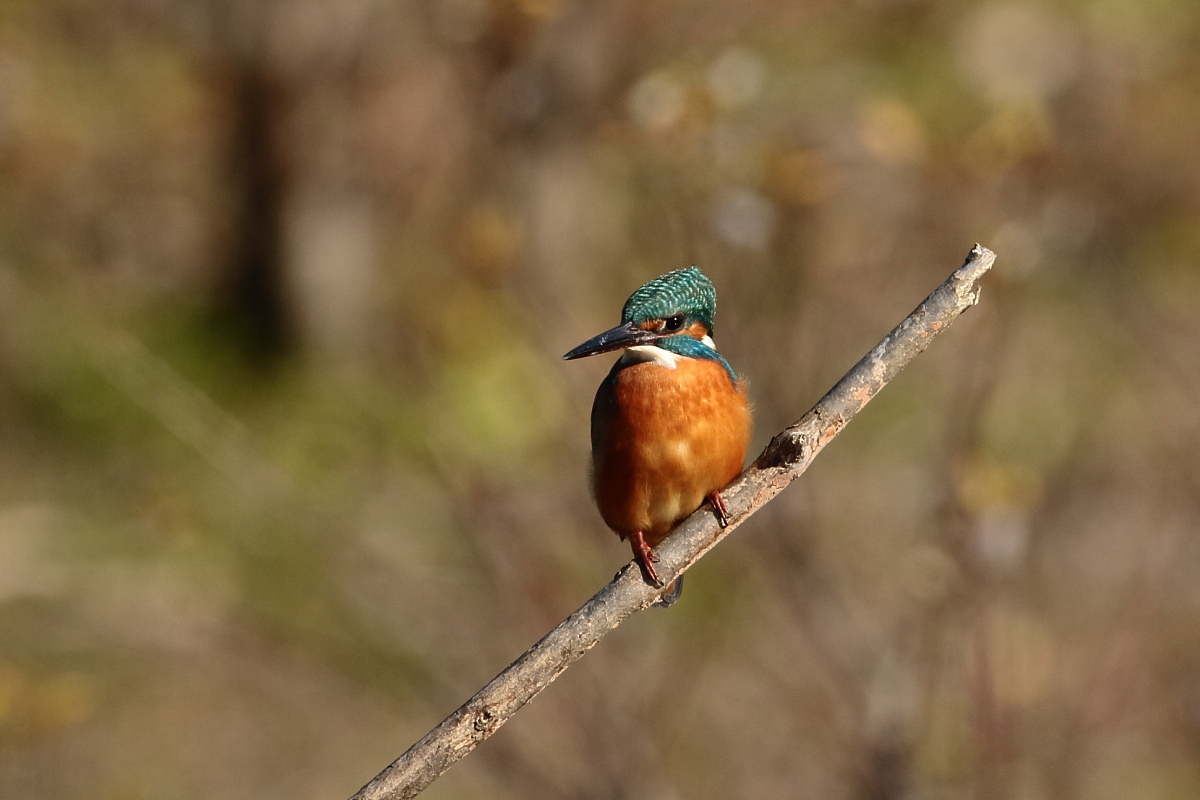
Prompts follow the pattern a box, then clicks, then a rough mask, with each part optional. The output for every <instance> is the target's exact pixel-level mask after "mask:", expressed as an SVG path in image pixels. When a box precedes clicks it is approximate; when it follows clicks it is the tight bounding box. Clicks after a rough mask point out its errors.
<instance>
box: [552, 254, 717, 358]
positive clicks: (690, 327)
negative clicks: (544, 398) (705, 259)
mask: <svg viewBox="0 0 1200 800" xmlns="http://www.w3.org/2000/svg"><path fill="white" fill-rule="evenodd" d="M716 310H717V292H716V290H715V289H714V288H713V285H712V281H710V280H709V279H708V278H706V277H705V276H704V273H703V272H701V271H700V270H699V269H697V268H696V267H688V268H686V269H677V270H674V271H672V272H668V273H667V274H666V275H661V276H659V277H657V278H655V279H654V280H652V281H648V282H647V283H645V284H644V285H643V286H642V287H641V288H640V289H638V290H637V291H636V292H634V293H633V294H631V295H630V296H629V299H628V300H626V301H625V306H624V308H622V309H621V324H620V325H618V326H616V327H615V328H611V329H610V330H607V331H605V332H604V333H602V334H600V335H599V336H595V337H593V338H591V339H588V340H587V341H586V342H584V343H583V344H581V345H579V346H578V347H576V348H575V349H574V350H572V351H570V352H569V353H567V354H566V355H564V356H563V358H564V359H567V360H570V359H574V358H584V357H585V356H594V355H598V354H599V353H607V352H610V351H612V350H620V349H623V348H626V347H638V346H644V345H655V346H658V347H662V348H664V349H668V350H674V351H677V352H682V351H683V350H684V348H683V347H680V346H679V345H685V344H686V345H687V349H688V350H690V349H693V348H694V347H695V343H697V342H702V343H704V345H705V347H706V348H711V347H712V339H711V338H710V336H711V334H712V326H713V314H714V313H715V312H716ZM684 339H688V340H690V341H689V342H684V341H683V340H684ZM689 354H690V353H689Z"/></svg>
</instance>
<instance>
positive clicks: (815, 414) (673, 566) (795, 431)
mask: <svg viewBox="0 0 1200 800" xmlns="http://www.w3.org/2000/svg"><path fill="white" fill-rule="evenodd" d="M995 260H996V254H995V253H993V252H992V251H990V250H988V249H987V248H985V247H981V246H980V245H975V247H974V248H973V249H972V250H971V253H970V254H969V256H968V257H967V261H966V263H965V264H963V265H962V267H960V268H959V269H958V270H957V271H956V272H954V274H952V275H951V276H950V277H949V278H948V279H946V281H945V283H943V284H942V285H941V286H939V287H938V288H937V289H936V290H935V291H934V292H933V294H931V295H929V297H927V298H926V299H925V302H923V303H921V305H919V306H917V308H916V310H915V311H913V312H912V313H911V314H909V315H908V317H907V318H905V320H904V321H903V322H901V323H900V324H899V325H897V326H896V328H895V329H894V330H893V331H892V332H891V333H889V334H888V335H887V336H886V337H884V339H883V341H881V342H880V343H879V344H877V345H876V346H875V347H874V349H872V350H871V352H869V353H867V355H866V356H864V357H863V358H862V360H861V361H859V362H858V363H857V364H855V365H854V368H853V369H852V370H850V372H848V373H846V375H845V377H843V378H842V379H841V380H840V381H838V383H837V385H836V386H834V387H833V388H832V389H830V390H829V392H828V393H826V395H825V396H824V397H822V398H821V400H820V402H818V403H817V404H816V405H815V406H814V407H813V408H812V410H811V411H809V412H808V413H807V414H805V415H804V416H803V417H801V418H800V420H799V421H797V422H796V423H794V424H793V425H790V426H788V427H787V428H786V429H785V430H783V431H782V432H781V433H780V434H778V435H777V436H776V437H775V438H774V439H772V440H771V443H770V444H769V445H768V446H767V448H766V449H765V450H764V451H763V452H762V454H761V455H760V456H759V457H758V459H757V460H756V461H755V462H754V464H752V465H751V466H750V468H749V469H747V470H746V471H745V472H744V473H742V475H741V476H740V477H739V478H738V479H737V480H735V481H734V482H733V483H732V484H730V486H729V487H728V488H726V489H725V490H724V491H722V493H721V495H722V497H723V498H724V500H725V505H726V507H727V508H728V511H729V516H730V521H729V525H728V527H726V528H721V527H719V526H718V524H717V522H716V520H715V518H714V516H713V514H712V513H711V511H709V510H708V509H707V508H704V509H701V510H700V511H697V512H696V513H694V514H692V516H690V517H688V518H687V519H686V520H685V521H684V522H683V523H681V524H680V525H679V527H678V528H676V529H675V530H674V531H673V532H672V533H671V535H670V536H668V537H667V538H666V539H665V540H664V541H663V543H662V544H661V545H660V546H659V548H658V550H657V552H658V555H659V558H660V561H659V562H658V572H659V575H660V576H662V578H663V579H664V580H666V581H670V580H671V579H672V578H674V577H675V576H677V575H679V574H681V573H682V572H684V571H685V570H687V568H688V567H690V566H691V565H692V564H694V563H695V562H696V561H697V560H698V559H699V558H700V557H701V556H703V555H704V554H705V553H707V552H708V551H709V550H711V549H712V548H713V547H714V546H715V545H716V544H717V542H719V541H721V540H722V539H724V538H725V537H726V536H728V535H729V534H730V533H731V532H733V530H734V529H735V528H737V527H738V525H740V524H741V523H742V522H744V521H745V520H746V518H747V517H749V516H750V515H751V514H753V513H754V512H755V511H757V510H758V509H759V508H761V507H762V506H763V505H764V504H766V503H767V501H768V500H770V499H771V498H772V497H774V496H775V495H777V494H779V492H780V491H781V490H782V489H783V488H784V487H785V486H787V485H788V484H789V483H791V482H792V481H794V480H795V479H796V478H798V477H800V475H802V474H803V473H804V471H805V470H807V469H808V466H809V464H811V463H812V460H813V459H814V458H816V456H817V454H818V453H820V452H821V450H822V449H824V447H825V445H827V444H829V442H830V441H832V440H833V437H835V436H837V435H838V433H839V432H841V430H842V428H844V427H845V426H846V423H847V422H849V421H850V419H851V418H852V417H853V416H854V415H855V414H857V413H858V412H859V410H861V409H862V407H863V406H865V405H866V404H867V403H868V402H869V401H870V400H871V398H872V397H874V396H875V395H876V394H878V393H879V390H880V389H882V388H883V387H884V386H885V385H887V383H888V381H890V380H891V379H892V378H893V377H895V376H896V374H897V373H898V372H900V370H901V369H903V368H904V366H905V365H907V364H908V363H909V362H910V361H912V360H913V358H915V357H916V356H917V354H918V353H920V352H921V351H923V350H924V349H925V348H926V347H928V346H929V343H930V342H932V341H933V339H934V337H935V336H937V335H938V334H939V333H941V332H942V331H943V330H945V329H946V328H947V327H948V326H949V325H950V323H951V322H953V321H954V320H955V319H956V318H957V317H958V316H959V315H960V314H961V313H962V312H963V311H965V310H966V309H968V308H970V307H971V306H973V305H975V304H976V303H977V302H979V285H978V284H979V280H980V278H982V277H983V274H984V273H985V272H987V271H988V270H989V269H990V268H991V266H992V264H993V263H994V262H995ZM659 593H661V590H657V589H655V588H654V587H653V586H650V585H649V584H647V583H646V582H645V581H644V580H642V575H641V572H640V571H639V570H638V568H637V565H636V564H633V563H632V562H631V563H630V564H629V565H627V566H626V567H625V568H624V569H622V570H621V571H620V572H619V573H617V575H616V577H615V578H613V580H612V582H611V583H609V584H608V585H607V586H605V587H604V588H603V589H601V590H600V591H599V592H598V593H597V594H596V595H595V596H594V597H593V598H592V599H591V600H589V601H588V602H587V603H585V604H584V605H583V607H582V608H580V609H579V610H578V611H576V612H575V613H574V614H572V615H571V616H570V617H568V618H567V619H566V620H564V621H563V622H562V623H560V624H559V625H558V627H556V628H554V630H552V631H550V632H549V633H548V634H546V635H545V636H544V637H543V638H542V640H541V641H539V642H538V643H537V644H535V645H534V646H533V647H531V648H530V649H529V650H527V651H526V652H525V654H524V655H522V656H521V657H520V658H518V659H517V660H516V661H514V662H513V663H512V664H511V665H509V667H508V668H507V669H506V670H504V671H503V672H501V673H500V674H499V675H497V676H496V677H495V678H493V679H492V681H491V682H490V683H488V684H487V686H484V687H483V688H482V689H480V690H479V692H478V693H477V694H476V695H475V696H474V697H472V698H471V699H470V700H468V701H467V702H466V703H464V704H463V706H462V707H461V708H459V709H458V710H457V711H455V712H454V713H453V714H451V715H450V716H449V717H447V718H446V719H445V720H443V721H442V723H441V724H440V725H438V726H437V727H436V728H434V729H433V730H432V731H430V732H429V733H428V734H426V735H425V737H424V738H422V739H421V740H420V741H419V742H417V743H416V744H414V745H413V746H412V747H410V748H409V749H408V751H407V752H405V753H404V754H403V755H402V756H400V757H399V758H398V759H396V760H395V761H394V762H392V763H391V764H390V765H389V766H388V767H387V768H386V769H385V770H384V771H383V772H381V773H379V775H378V776H376V777H375V779H374V780H372V781H371V782H370V783H368V784H367V785H366V786H364V787H363V788H362V789H360V790H359V792H358V793H357V794H355V795H354V797H353V798H351V800H397V798H409V797H415V796H416V795H417V794H419V793H420V792H421V791H422V790H424V789H425V787H426V786H428V785H429V784H431V783H433V781H434V780H436V779H437V778H438V776H439V775H441V774H442V773H443V772H445V771H446V770H447V769H449V768H450V767H451V765H453V764H454V762H456V761H458V760H459V759H460V758H462V757H463V756H465V755H466V754H467V753H469V752H471V750H472V749H474V747H475V745H477V744H479V743H480V742H482V741H483V740H484V739H486V738H487V737H489V736H491V735H492V734H493V733H495V732H496V730H497V729H498V728H499V727H500V726H501V725H503V724H504V723H505V722H507V721H508V718H509V717H511V716H512V715H513V714H514V713H515V712H516V711H517V710H518V709H519V708H520V707H521V706H523V705H525V704H526V703H528V702H529V701H530V700H532V699H533V698H534V697H535V696H536V695H537V694H538V693H539V692H541V691H542V690H543V689H545V688H546V687H547V686H549V685H550V683H551V682H552V681H553V680H554V679H555V678H557V677H558V676H559V674H560V673H561V672H562V671H563V670H565V669H566V668H567V667H568V666H570V664H571V662H573V661H575V660H576V659H577V658H579V657H580V656H582V655H583V654H584V653H585V652H587V651H588V650H590V649H591V648H592V647H593V646H594V645H595V644H596V642H598V641H600V639H601V637H603V636H604V635H605V634H606V633H608V632H609V631H611V630H612V629H613V628H615V627H617V626H618V625H620V624H621V622H623V621H624V620H625V619H626V618H627V617H628V616H630V615H631V614H633V613H634V612H635V611H640V610H641V609H643V608H646V607H647V606H649V605H650V604H651V603H652V602H654V600H655V599H656V598H657V596H658V594H659Z"/></svg>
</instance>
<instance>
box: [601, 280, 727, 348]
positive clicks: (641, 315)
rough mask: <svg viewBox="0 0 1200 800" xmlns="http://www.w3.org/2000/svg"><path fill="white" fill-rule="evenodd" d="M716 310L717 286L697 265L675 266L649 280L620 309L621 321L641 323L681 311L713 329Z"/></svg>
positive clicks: (691, 318) (709, 329) (708, 328)
mask: <svg viewBox="0 0 1200 800" xmlns="http://www.w3.org/2000/svg"><path fill="white" fill-rule="evenodd" d="M716 311H717V290H716V289H714V288H713V285H712V281H710V280H709V279H708V278H706V277H705V276H704V273H703V272H701V271H700V270H699V269H697V268H696V267H687V268H686V269H677V270H673V271H671V272H668V273H667V274H666V275H661V276H659V277H657V278H655V279H654V280H652V281H648V282H647V283H646V284H645V285H644V286H642V288H640V289H638V290H637V291H636V292H634V293H633V294H631V295H630V296H629V299H628V300H626V301H625V307H624V308H622V309H621V321H622V322H632V323H634V324H640V323H643V322H646V321H647V320H651V319H666V318H667V317H673V316H675V315H676V314H683V315H684V316H685V317H687V318H688V319H689V320H695V321H697V322H701V323H703V324H704V327H705V328H706V329H707V330H708V331H709V333H711V332H712V327H713V314H715V313H716Z"/></svg>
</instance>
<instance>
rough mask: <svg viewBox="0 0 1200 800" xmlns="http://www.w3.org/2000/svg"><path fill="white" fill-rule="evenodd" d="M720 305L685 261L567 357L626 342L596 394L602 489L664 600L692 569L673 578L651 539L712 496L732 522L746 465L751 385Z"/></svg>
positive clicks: (607, 514)
mask: <svg viewBox="0 0 1200 800" xmlns="http://www.w3.org/2000/svg"><path fill="white" fill-rule="evenodd" d="M716 307H717V293H716V289H715V288H714V287H713V284H712V282H711V281H710V280H709V279H708V278H707V277H706V276H705V275H704V273H703V272H701V271H700V270H699V269H698V268H697V267H694V266H693V267H687V268H685V269H677V270H674V271H672V272H668V273H667V274H665V275H661V276H659V277H657V278H654V279H653V280H651V281H648V282H646V283H645V284H644V285H643V286H642V287H641V288H639V289H638V290H637V291H635V292H634V293H633V294H632V295H630V296H629V299H628V300H626V301H625V305H624V307H623V308H622V309H621V324H619V325H617V326H616V327H614V328H611V329H609V330H607V331H605V332H604V333H601V334H600V335H598V336H594V337H592V338H591V339H588V340H587V341H586V342H584V343H583V344H581V345H579V346H578V347H576V348H574V349H573V350H571V351H570V352H568V353H566V354H565V355H564V356H563V359H564V360H568V361H569V360H573V359H577V358H584V357H587V356H594V355H599V354H601V353H608V352H612V351H615V350H621V351H622V353H621V357H620V358H619V359H617V361H616V363H614V364H613V367H612V369H611V370H610V371H609V373H608V376H607V377H606V378H605V379H604V380H603V382H601V384H600V388H599V389H597V391H596V398H595V401H594V402H593V403H592V415H591V443H592V470H591V484H592V495H593V497H594V499H595V501H596V507H597V509H598V510H599V511H600V516H601V517H602V518H603V519H604V522H605V524H606V525H608V527H609V528H611V529H612V530H613V532H615V533H616V534H617V535H618V536H619V537H620V538H621V539H622V540H628V541H629V544H630V548H631V549H632V551H633V556H634V559H635V560H636V561H637V563H638V565H639V567H640V568H641V570H642V573H643V575H644V576H645V578H646V579H647V580H648V581H649V582H650V583H651V584H653V585H654V586H655V587H656V588H663V589H664V591H663V594H662V597H661V599H660V600H659V602H658V604H659V605H664V606H667V605H671V604H672V603H674V602H675V600H677V599H678V597H679V594H680V592H682V590H683V578H682V577H680V578H678V579H677V580H676V581H674V582H673V585H669V586H666V587H663V584H662V581H661V580H660V579H659V577H658V574H657V572H656V571H655V569H654V564H655V562H657V561H658V556H657V555H655V553H654V552H653V548H654V547H656V546H658V544H659V543H660V542H661V541H662V540H663V539H664V538H665V537H666V535H667V533H668V532H669V531H670V530H671V529H672V528H673V527H675V525H676V523H678V522H679V521H681V520H683V519H684V518H685V517H688V516H690V515H691V514H692V512H694V511H696V510H697V509H698V508H700V507H701V506H702V505H703V504H704V503H705V502H708V503H709V504H710V505H711V506H712V508H713V511H714V513H715V514H716V517H717V520H718V522H719V523H720V524H721V526H722V527H725V526H726V525H727V524H728V522H729V514H728V510H727V509H726V507H725V503H724V500H723V499H722V497H721V494H720V490H721V489H723V488H725V486H727V485H728V484H729V483H730V482H731V481H732V480H733V479H734V478H736V477H737V476H738V475H739V474H740V473H741V471H742V465H743V462H744V461H745V457H746V447H747V445H748V444H749V441H750V436H751V432H752V429H753V420H752V417H751V411H750V403H749V400H748V397H747V391H746V384H745V382H744V381H743V380H742V379H741V378H739V377H738V375H737V374H736V373H735V372H734V371H733V368H732V367H730V366H729V362H728V361H726V360H725V358H724V357H723V356H722V355H721V354H720V353H718V352H717V348H716V345H715V344H714V343H713V338H712V335H713V315H714V314H715V312H716Z"/></svg>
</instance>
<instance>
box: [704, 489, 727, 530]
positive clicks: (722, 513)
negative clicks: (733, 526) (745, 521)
mask: <svg viewBox="0 0 1200 800" xmlns="http://www.w3.org/2000/svg"><path fill="white" fill-rule="evenodd" d="M705 499H706V500H708V502H709V503H711V504H712V507H713V511H715V512H716V513H717V523H718V524H719V525H720V526H721V527H722V528H724V527H727V526H728V525H729V509H727V508H726V507H725V501H724V500H723V499H722V498H721V493H720V492H715V491H714V492H709V493H708V497H706V498H705Z"/></svg>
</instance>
